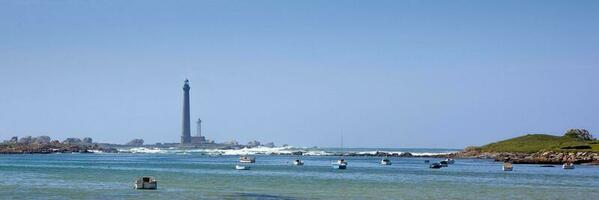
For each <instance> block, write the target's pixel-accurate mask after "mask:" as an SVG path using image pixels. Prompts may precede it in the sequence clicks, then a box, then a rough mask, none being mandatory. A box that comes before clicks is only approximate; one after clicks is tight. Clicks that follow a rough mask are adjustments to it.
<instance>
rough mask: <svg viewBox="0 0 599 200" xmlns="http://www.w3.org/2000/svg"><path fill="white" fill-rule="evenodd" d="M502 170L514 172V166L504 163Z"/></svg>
mask: <svg viewBox="0 0 599 200" xmlns="http://www.w3.org/2000/svg"><path fill="white" fill-rule="evenodd" d="M501 169H503V171H506V172H507V171H512V170H514V166H513V165H512V163H510V162H504V163H503V166H502V167H501Z"/></svg>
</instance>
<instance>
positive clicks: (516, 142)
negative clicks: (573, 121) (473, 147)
mask: <svg viewBox="0 0 599 200" xmlns="http://www.w3.org/2000/svg"><path fill="white" fill-rule="evenodd" d="M478 150H479V151H482V152H522V153H534V152H539V151H564V152H570V151H595V152H599V141H597V140H583V139H580V138H577V137H572V136H569V135H567V134H566V135H564V136H555V135H545V134H529V135H525V136H520V137H516V138H512V139H508V140H503V141H499V142H495V143H491V144H487V145H484V146H482V147H480V148H479V149H478Z"/></svg>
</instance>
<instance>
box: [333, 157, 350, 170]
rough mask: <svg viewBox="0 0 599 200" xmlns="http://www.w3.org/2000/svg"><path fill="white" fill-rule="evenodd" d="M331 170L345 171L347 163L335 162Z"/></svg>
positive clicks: (343, 161) (340, 160)
mask: <svg viewBox="0 0 599 200" xmlns="http://www.w3.org/2000/svg"><path fill="white" fill-rule="evenodd" d="M333 169H347V161H345V160H344V159H339V160H337V162H333Z"/></svg>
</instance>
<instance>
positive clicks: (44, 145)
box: [0, 136, 117, 154]
mask: <svg viewBox="0 0 599 200" xmlns="http://www.w3.org/2000/svg"><path fill="white" fill-rule="evenodd" d="M93 152H109V153H116V152H117V150H116V149H114V148H110V147H103V146H101V145H98V144H97V143H93V142H92V139H91V138H89V137H86V138H83V139H79V138H67V139H65V140H64V141H62V142H60V141H58V140H51V139H50V137H48V136H39V137H35V138H33V137H31V136H28V137H23V138H20V139H19V138H17V137H13V138H11V139H10V140H6V141H4V142H2V143H0V154H49V153H93Z"/></svg>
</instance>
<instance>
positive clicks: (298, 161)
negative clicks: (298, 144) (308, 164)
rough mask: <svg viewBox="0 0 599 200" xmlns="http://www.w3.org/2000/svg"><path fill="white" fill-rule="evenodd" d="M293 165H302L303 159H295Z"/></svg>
mask: <svg viewBox="0 0 599 200" xmlns="http://www.w3.org/2000/svg"><path fill="white" fill-rule="evenodd" d="M293 165H297V166H302V165H304V161H302V160H300V159H297V160H294V161H293Z"/></svg>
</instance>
